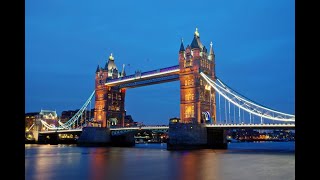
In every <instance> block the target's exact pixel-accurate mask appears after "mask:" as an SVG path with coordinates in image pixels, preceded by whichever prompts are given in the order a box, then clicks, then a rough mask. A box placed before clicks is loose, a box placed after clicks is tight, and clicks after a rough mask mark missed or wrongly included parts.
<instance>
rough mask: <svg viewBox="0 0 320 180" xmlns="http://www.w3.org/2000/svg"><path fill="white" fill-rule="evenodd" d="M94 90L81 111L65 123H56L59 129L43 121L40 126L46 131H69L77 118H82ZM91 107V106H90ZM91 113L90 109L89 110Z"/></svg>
mask: <svg viewBox="0 0 320 180" xmlns="http://www.w3.org/2000/svg"><path fill="white" fill-rule="evenodd" d="M94 93H95V90H94V91H93V92H92V94H91V95H90V97H89V98H88V100H87V101H86V102H85V103H84V105H83V106H82V107H81V109H79V111H78V112H77V113H76V114H74V115H73V116H72V117H71V118H70V119H69V120H68V121H67V122H66V123H62V122H61V121H60V120H59V121H58V123H59V127H56V126H54V125H50V124H48V123H47V122H45V121H44V120H41V123H42V125H44V126H45V127H46V128H47V129H49V130H62V129H70V128H71V126H72V125H73V124H74V123H75V122H76V121H78V119H79V117H81V116H82V113H83V112H84V111H85V110H86V108H87V106H88V105H89V104H90V103H91V100H92V98H93V96H94ZM90 106H91V104H90ZM90 111H91V109H90Z"/></svg>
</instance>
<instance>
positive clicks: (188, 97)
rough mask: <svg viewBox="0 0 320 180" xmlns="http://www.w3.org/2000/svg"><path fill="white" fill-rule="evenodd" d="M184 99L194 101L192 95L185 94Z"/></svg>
mask: <svg viewBox="0 0 320 180" xmlns="http://www.w3.org/2000/svg"><path fill="white" fill-rule="evenodd" d="M185 99H186V100H187V101H192V100H193V99H194V94H193V93H187V94H186V95H185Z"/></svg>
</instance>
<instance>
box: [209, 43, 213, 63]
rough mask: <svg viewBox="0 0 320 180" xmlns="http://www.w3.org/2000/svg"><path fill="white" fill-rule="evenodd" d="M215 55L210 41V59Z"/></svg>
mask: <svg viewBox="0 0 320 180" xmlns="http://www.w3.org/2000/svg"><path fill="white" fill-rule="evenodd" d="M213 57H214V52H213V47H212V41H211V42H210V52H209V56H208V59H209V60H211V61H212V60H213Z"/></svg>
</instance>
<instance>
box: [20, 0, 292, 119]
mask: <svg viewBox="0 0 320 180" xmlns="http://www.w3.org/2000/svg"><path fill="white" fill-rule="evenodd" d="M167 3H170V5H169V4H167ZM167 3H164V2H161V3H160V2H150V1H139V2H136V1H134V2H132V1H128V2H126V3H124V2H119V1H111V2H109V1H108V2H100V3H97V1H95V2H90V4H89V3H88V4H87V3H85V2H79V1H26V2H25V4H26V8H25V10H26V12H25V37H26V39H25V52H26V53H25V54H26V56H25V81H26V82H25V84H26V87H25V96H26V99H25V100H26V102H25V112H26V113H28V112H40V110H41V109H44V110H56V111H57V114H58V115H61V112H62V111H68V110H76V109H80V108H81V106H82V105H83V104H84V103H85V101H86V100H87V99H88V97H89V96H90V94H91V93H92V91H93V90H94V83H95V82H94V77H95V70H96V68H97V66H98V65H99V66H103V67H104V66H105V64H106V63H107V61H108V57H109V55H110V54H111V53H112V54H113V57H114V60H115V63H116V66H117V67H118V69H119V70H122V66H123V64H125V68H126V73H127V75H129V74H133V73H134V72H135V71H136V70H141V71H149V70H154V69H159V68H164V67H168V66H173V65H177V64H178V51H179V48H180V41H181V38H183V42H184V45H185V46H187V45H188V44H191V41H192V38H193V33H194V31H195V28H198V31H199V33H200V39H201V41H202V43H203V44H204V45H205V46H206V47H210V42H211V41H212V42H213V48H214V51H215V56H216V75H217V76H218V77H219V78H220V79H222V80H223V81H224V82H225V83H227V84H228V85H229V86H230V87H232V88H233V89H235V90H236V91H238V92H239V93H241V94H243V95H245V96H246V97H248V98H250V99H252V100H254V101H255V102H258V103H259V104H262V105H264V106H266V107H269V108H271V109H275V110H278V111H281V112H285V113H289V114H295V11H294V9H295V1H290V0H283V1H275V0H262V1H249V0H245V1H241V2H240V1H228V3H223V2H215V1H213V2H212V1H200V2H199V1H197V2H195V1H183V2H176V1H170V2H167ZM189 5H190V6H189ZM125 101H126V106H125V107H126V108H125V109H126V110H127V114H128V115H132V118H133V119H134V121H138V122H143V123H145V124H168V122H169V119H170V118H172V117H179V116H180V91H179V81H175V82H169V83H165V84H158V85H152V86H147V87H140V88H134V89H128V90H127V93H126V97H125ZM91 108H94V103H92V105H91Z"/></svg>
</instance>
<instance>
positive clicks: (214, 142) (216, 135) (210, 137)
mask: <svg viewBox="0 0 320 180" xmlns="http://www.w3.org/2000/svg"><path fill="white" fill-rule="evenodd" d="M207 147H208V148H210V149H227V148H228V142H227V134H226V130H224V129H213V128H207Z"/></svg>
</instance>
